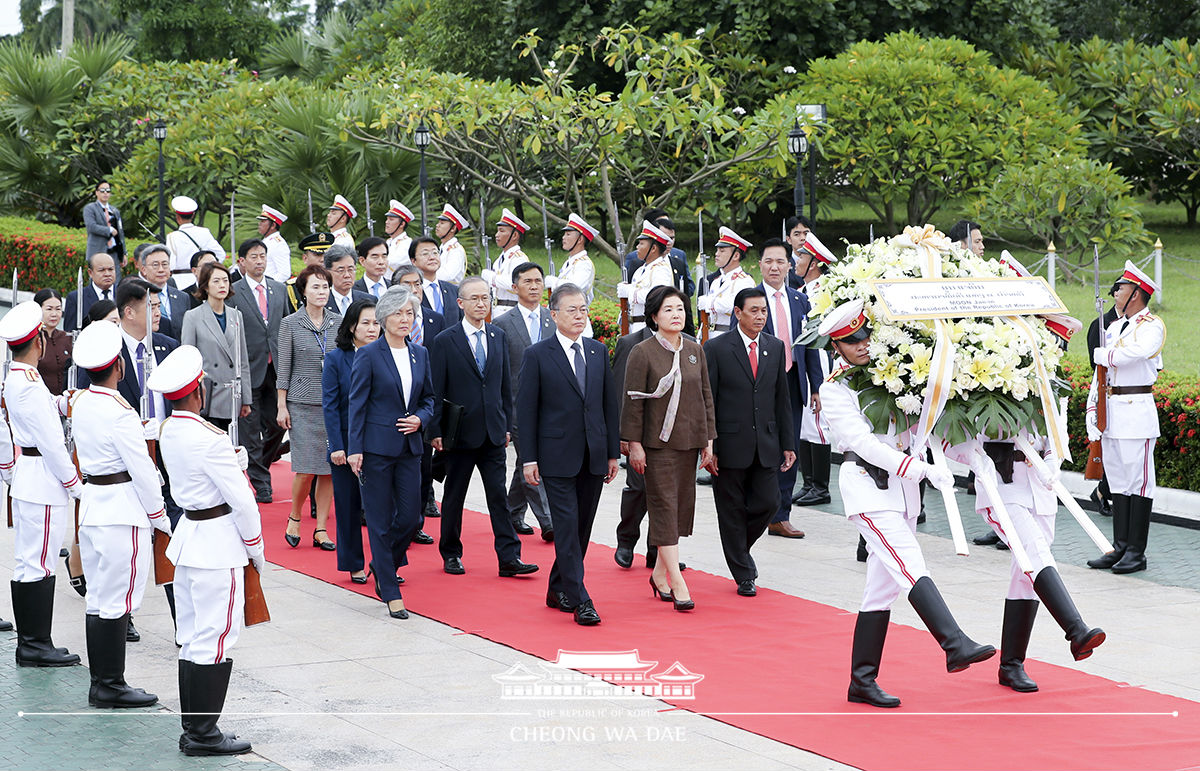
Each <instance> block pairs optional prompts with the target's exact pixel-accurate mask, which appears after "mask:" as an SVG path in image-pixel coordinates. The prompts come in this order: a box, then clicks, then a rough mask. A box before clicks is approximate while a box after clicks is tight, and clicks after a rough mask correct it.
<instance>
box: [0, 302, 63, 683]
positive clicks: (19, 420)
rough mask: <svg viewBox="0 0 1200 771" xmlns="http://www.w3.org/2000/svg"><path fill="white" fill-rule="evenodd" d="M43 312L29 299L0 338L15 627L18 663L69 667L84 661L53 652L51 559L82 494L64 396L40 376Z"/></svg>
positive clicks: (1, 326) (2, 324) (2, 326)
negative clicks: (0, 343) (11, 455)
mask: <svg viewBox="0 0 1200 771" xmlns="http://www.w3.org/2000/svg"><path fill="white" fill-rule="evenodd" d="M41 325H42V309H41V306H39V305H38V304H37V303H35V302H33V301H32V300H29V301H27V302H23V303H21V304H19V305H18V306H17V307H15V308H13V309H12V310H11V311H9V312H8V314H7V315H6V316H5V317H4V318H3V319H0V339H2V340H4V341H5V342H7V343H8V347H9V350H10V351H11V352H12V366H11V368H10V369H9V371H8V377H7V378H5V381H4V403H5V405H6V407H7V409H8V420H9V425H10V427H11V429H12V438H13V442H14V443H15V444H16V446H17V447H19V448H20V450H21V453H20V456H19V457H18V458H17V460H16V463H15V464H14V466H13V471H12V484H11V486H10V487H9V491H8V494H9V496H11V498H12V507H13V526H14V528H15V532H14V534H13V548H14V551H15V558H16V559H15V561H14V565H13V580H12V602H13V616H14V619H13V620H14V621H15V622H16V625H17V664H19V665H20V666H23V667H65V666H70V665H72V664H78V663H79V656H77V655H76V654H74V653H70V652H69V651H68V650H67V649H66V648H56V647H54V643H53V641H52V640H51V639H50V627H51V623H52V621H53V619H54V561H55V559H56V558H57V555H58V547H59V546H60V545H61V544H62V542H63V536H65V535H66V530H67V519H68V515H67V504H68V503H70V501H71V500H72V499H75V498H78V497H79V495H80V493H81V491H82V484H81V483H80V480H79V474H78V473H76V471H75V464H73V463H72V462H71V457H70V456H69V455H68V454H67V447H66V444H65V443H64V441H63V429H62V423H60V422H59V416H60V415H65V414H66V398H65V397H59V398H58V399H55V397H54V396H52V395H51V394H50V391H49V389H47V388H46V384H45V383H43V382H42V378H41V375H39V374H38V370H37V363H38V360H39V359H41V357H42V348H43V345H42V337H41V336H40V335H39V334H38V330H39V329H41Z"/></svg>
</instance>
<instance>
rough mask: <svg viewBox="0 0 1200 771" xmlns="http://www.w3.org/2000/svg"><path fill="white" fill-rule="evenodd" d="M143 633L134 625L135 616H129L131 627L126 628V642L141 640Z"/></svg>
mask: <svg viewBox="0 0 1200 771" xmlns="http://www.w3.org/2000/svg"><path fill="white" fill-rule="evenodd" d="M141 639H142V633H141V632H139V631H138V630H137V627H135V626H134V625H133V616H130V617H129V627H128V628H127V629H126V630H125V642H140V641H141Z"/></svg>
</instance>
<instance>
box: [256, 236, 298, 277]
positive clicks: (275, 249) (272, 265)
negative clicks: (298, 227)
mask: <svg viewBox="0 0 1200 771" xmlns="http://www.w3.org/2000/svg"><path fill="white" fill-rule="evenodd" d="M263 243H264V244H266V245H267V275H268V276H270V277H271V278H273V279H275V280H276V281H278V282H279V283H281V284H283V283H286V282H287V280H288V279H289V278H291V277H292V250H291V248H289V247H288V243H287V241H285V240H284V238H283V236H281V235H280V234H279V231H278V230H276V231H275V232H274V233H271V234H270V235H268V236H265V237H264V238H263Z"/></svg>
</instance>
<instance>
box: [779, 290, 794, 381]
mask: <svg viewBox="0 0 1200 771" xmlns="http://www.w3.org/2000/svg"><path fill="white" fill-rule="evenodd" d="M775 336H776V337H778V338H779V339H780V340H782V341H783V355H784V356H785V357H786V359H785V360H786V361H787V366H786V367H784V368H783V369H784V371H785V372H791V371H792V340H791V337H792V335H791V331H790V330H788V329H787V311H785V310H784V309H783V292H780V291H776V292H775Z"/></svg>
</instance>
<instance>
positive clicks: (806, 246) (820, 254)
mask: <svg viewBox="0 0 1200 771" xmlns="http://www.w3.org/2000/svg"><path fill="white" fill-rule="evenodd" d="M800 248H801V249H803V250H804V251H806V252H808V253H809V254H811V255H812V256H813V257H816V258H817V259H818V260H820V261H821V262H823V263H825V264H826V265H832V264H833V263H835V262H837V257H835V256H834V255H833V252H831V251H829V250H828V249H826V248H825V244H823V243H821V239H819V238H817V234H816V233H814V232H812V231H811V230H810V231H808V235H807V236H805V237H804V243H803V244H802V245H801V247H800Z"/></svg>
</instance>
